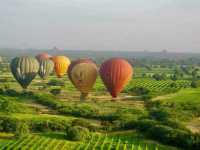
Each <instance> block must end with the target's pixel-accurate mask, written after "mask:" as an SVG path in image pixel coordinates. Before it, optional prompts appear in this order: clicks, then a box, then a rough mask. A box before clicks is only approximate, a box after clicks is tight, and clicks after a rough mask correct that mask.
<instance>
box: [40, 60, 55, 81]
mask: <svg viewBox="0 0 200 150" xmlns="http://www.w3.org/2000/svg"><path fill="white" fill-rule="evenodd" d="M53 69H54V63H53V61H51V60H50V59H44V60H41V61H40V68H39V72H38V74H39V76H40V77H41V78H42V79H46V78H47V77H48V76H49V75H50V74H51V73H52V72H53Z"/></svg>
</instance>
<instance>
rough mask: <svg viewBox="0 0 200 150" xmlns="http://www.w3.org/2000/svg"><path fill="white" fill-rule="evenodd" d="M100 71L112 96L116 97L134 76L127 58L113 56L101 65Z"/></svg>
mask: <svg viewBox="0 0 200 150" xmlns="http://www.w3.org/2000/svg"><path fill="white" fill-rule="evenodd" d="M99 73H100V76H101V79H102V80H103V82H104V84H105V86H106V88H107V89H108V91H109V92H110V94H111V95H112V97H113V98H116V97H117V95H118V94H119V93H120V92H121V91H122V90H123V88H124V87H125V86H126V84H127V83H128V82H129V80H130V79H131V78H132V75H133V69H132V66H131V65H130V64H129V63H128V62H127V61H126V60H124V59H122V58H112V59H109V60H107V61H105V62H104V63H103V64H102V65H101V67H100V70H99Z"/></svg>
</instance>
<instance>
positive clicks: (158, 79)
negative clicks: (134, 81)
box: [152, 74, 166, 81]
mask: <svg viewBox="0 0 200 150" xmlns="http://www.w3.org/2000/svg"><path fill="white" fill-rule="evenodd" d="M152 77H153V78H154V79H155V80H157V81H160V80H165V79H166V75H165V74H154V75H153V76H152Z"/></svg>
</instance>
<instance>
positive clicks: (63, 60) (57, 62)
mask: <svg viewBox="0 0 200 150" xmlns="http://www.w3.org/2000/svg"><path fill="white" fill-rule="evenodd" d="M51 60H52V61H53V62H54V70H55V72H56V75H57V76H58V77H62V76H63V75H64V74H65V73H67V70H68V67H69V65H70V60H69V58H68V57H65V56H53V57H52V58H51Z"/></svg>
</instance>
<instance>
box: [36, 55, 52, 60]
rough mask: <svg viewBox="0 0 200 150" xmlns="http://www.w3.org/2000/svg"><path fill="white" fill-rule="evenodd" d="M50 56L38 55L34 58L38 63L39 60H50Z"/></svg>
mask: <svg viewBox="0 0 200 150" xmlns="http://www.w3.org/2000/svg"><path fill="white" fill-rule="evenodd" d="M51 57H52V56H51V55H49V54H48V53H40V54H38V55H37V56H36V58H37V60H38V61H39V62H40V61H41V60H44V59H49V58H51Z"/></svg>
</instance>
